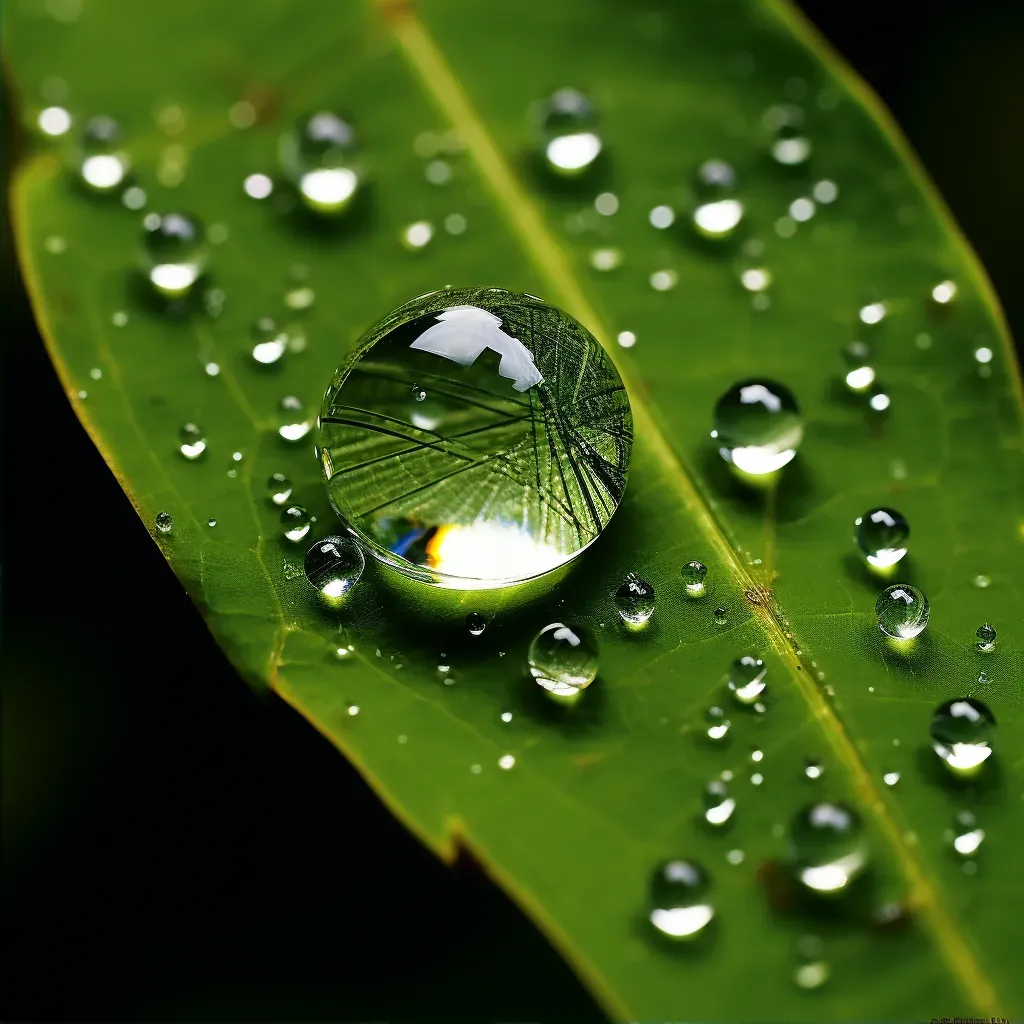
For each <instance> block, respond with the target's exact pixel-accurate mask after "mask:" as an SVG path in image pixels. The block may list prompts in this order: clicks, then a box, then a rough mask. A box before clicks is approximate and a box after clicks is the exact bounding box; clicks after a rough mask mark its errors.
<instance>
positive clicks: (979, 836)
mask: <svg viewBox="0 0 1024 1024" xmlns="http://www.w3.org/2000/svg"><path fill="white" fill-rule="evenodd" d="M976 826H977V821H976V819H975V817H974V815H973V814H972V813H971V812H970V811H960V813H959V814H957V816H956V818H955V820H954V828H953V831H952V844H953V849H954V850H955V851H956V852H957V853H958V854H960V856H961V857H970V856H971V855H972V854H974V853H977V851H978V850H979V849H980V847H981V844H982V843H983V842H984V841H985V830H984V829H983V828H977V827H976Z"/></svg>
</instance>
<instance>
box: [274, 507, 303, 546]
mask: <svg viewBox="0 0 1024 1024" xmlns="http://www.w3.org/2000/svg"><path fill="white" fill-rule="evenodd" d="M281 525H282V526H283V527H284V535H285V538H286V539H287V540H290V541H292V542H293V543H298V542H299V541H300V540H302V539H303V537H305V536H306V534H307V533H309V513H308V512H307V511H306V510H305V509H304V508H303V507H302V506H301V505H289V506H288V507H287V508H284V509H282V510H281Z"/></svg>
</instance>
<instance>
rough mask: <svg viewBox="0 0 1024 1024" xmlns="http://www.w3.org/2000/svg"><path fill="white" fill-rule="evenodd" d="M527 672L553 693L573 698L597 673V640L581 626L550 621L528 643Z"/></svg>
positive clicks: (557, 695)
mask: <svg viewBox="0 0 1024 1024" xmlns="http://www.w3.org/2000/svg"><path fill="white" fill-rule="evenodd" d="M528 664H529V666H530V674H531V675H532V676H533V678H534V679H536V680H537V683H538V685H540V686H542V687H543V688H544V689H545V690H547V691H548V692H549V693H551V694H553V695H554V696H556V697H563V698H566V697H567V698H575V697H577V696H578V695H579V694H580V692H581V691H582V690H585V689H586V688H587V687H588V686H589V685H590V684H591V683H592V682H593V681H594V679H595V678H596V677H597V641H596V640H595V639H594V637H593V635H592V634H591V632H590V630H588V629H586V628H584V627H582V626H566V625H564V624H563V623H561V622H553V623H551V625H549V626H545V627H544V628H543V629H542V630H541V631H540V632H539V633H538V634H537V635H536V636H535V637H534V638H533V640H532V642H531V643H530V651H529V655H528Z"/></svg>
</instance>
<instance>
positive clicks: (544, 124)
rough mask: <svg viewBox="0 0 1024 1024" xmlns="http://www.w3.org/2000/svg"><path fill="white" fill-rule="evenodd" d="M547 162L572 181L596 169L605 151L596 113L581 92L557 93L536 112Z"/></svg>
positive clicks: (554, 169) (571, 90)
mask: <svg viewBox="0 0 1024 1024" xmlns="http://www.w3.org/2000/svg"><path fill="white" fill-rule="evenodd" d="M536 117H537V122H538V125H539V129H540V136H541V145H542V147H543V152H544V160H545V163H546V165H547V167H548V169H549V170H550V171H551V172H553V173H554V174H556V175H558V176H560V177H566V178H572V177H577V176H579V175H581V174H583V173H584V172H585V171H586V170H587V168H589V167H591V166H593V164H594V161H595V160H596V159H597V157H598V155H599V154H600V152H601V149H602V142H601V137H600V135H598V133H597V121H598V116H597V111H596V110H595V108H594V105H593V104H592V103H591V102H590V100H589V99H588V98H587V97H586V96H584V94H583V93H581V92H580V91H579V90H578V89H556V90H555V91H554V92H553V93H552V94H551V95H550V96H549V97H548V98H547V99H546V100H544V101H543V102H541V103H540V104H539V105H538V107H537V111H536Z"/></svg>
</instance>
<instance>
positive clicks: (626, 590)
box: [615, 573, 654, 626]
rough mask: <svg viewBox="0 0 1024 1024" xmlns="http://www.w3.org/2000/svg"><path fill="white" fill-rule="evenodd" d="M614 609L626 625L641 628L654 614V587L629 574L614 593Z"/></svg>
mask: <svg viewBox="0 0 1024 1024" xmlns="http://www.w3.org/2000/svg"><path fill="white" fill-rule="evenodd" d="M615 607H616V609H617V611H618V613H619V615H620V616H621V618H622V621H623V622H625V623H626V624H627V625H630V626H642V625H643V624H644V623H645V622H647V620H648V619H649V618H650V617H651V616H652V615H653V614H654V587H652V586H651V585H650V583H648V582H647V581H646V580H642V579H640V578H639V577H638V576H635V575H633V574H632V573H630V575H629V576H628V577H627V578H626V580H625V581H624V582H623V583H622V585H621V586H620V587H619V589H618V590H616V591H615Z"/></svg>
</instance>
